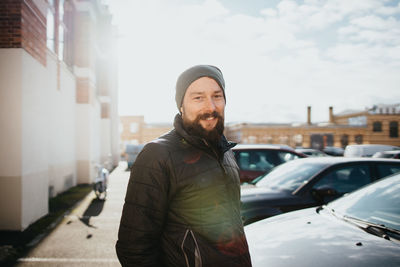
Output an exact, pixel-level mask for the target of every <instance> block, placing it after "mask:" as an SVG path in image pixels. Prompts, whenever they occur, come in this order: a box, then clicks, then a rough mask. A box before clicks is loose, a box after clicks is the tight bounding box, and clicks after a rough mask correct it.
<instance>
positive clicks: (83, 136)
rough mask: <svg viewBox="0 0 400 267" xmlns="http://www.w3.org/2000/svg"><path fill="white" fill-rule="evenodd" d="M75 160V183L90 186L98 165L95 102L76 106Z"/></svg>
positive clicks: (99, 132)
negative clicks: (95, 167)
mask: <svg viewBox="0 0 400 267" xmlns="http://www.w3.org/2000/svg"><path fill="white" fill-rule="evenodd" d="M75 130H76V131H75V137H76V158H77V179H78V180H77V182H78V183H79V184H90V183H92V182H93V181H94V177H95V172H94V171H95V169H94V166H95V164H98V163H100V153H101V148H100V142H101V124H100V105H99V103H98V101H97V100H94V101H93V102H92V103H91V104H76V128H75Z"/></svg>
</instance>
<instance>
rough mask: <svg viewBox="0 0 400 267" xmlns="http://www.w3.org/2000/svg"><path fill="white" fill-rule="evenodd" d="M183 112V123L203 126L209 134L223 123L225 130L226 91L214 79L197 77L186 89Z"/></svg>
mask: <svg viewBox="0 0 400 267" xmlns="http://www.w3.org/2000/svg"><path fill="white" fill-rule="evenodd" d="M181 112H182V119H183V123H184V125H186V126H187V125H191V126H194V127H196V126H201V128H202V130H203V131H204V132H205V134H207V133H210V132H212V131H215V130H216V128H221V124H222V131H223V123H224V114H225V98H224V93H223V91H222V89H221V88H220V87H219V85H218V83H217V82H216V81H215V80H214V79H211V78H208V77H202V78H200V79H197V80H196V81H194V82H193V83H192V84H190V86H189V87H188V89H187V90H186V93H185V96H184V98H183V101H182V107H181ZM194 124H195V125H194ZM217 125H219V127H217ZM220 130H221V129H219V131H220ZM220 134H222V133H220Z"/></svg>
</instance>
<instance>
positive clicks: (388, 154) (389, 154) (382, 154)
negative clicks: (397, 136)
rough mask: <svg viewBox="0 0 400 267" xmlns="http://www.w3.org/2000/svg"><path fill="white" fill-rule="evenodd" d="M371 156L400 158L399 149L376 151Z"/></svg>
mask: <svg viewBox="0 0 400 267" xmlns="http://www.w3.org/2000/svg"><path fill="white" fill-rule="evenodd" d="M372 157H373V158H386V159H400V150H391V151H380V152H376V153H375V154H374V155H373V156H372Z"/></svg>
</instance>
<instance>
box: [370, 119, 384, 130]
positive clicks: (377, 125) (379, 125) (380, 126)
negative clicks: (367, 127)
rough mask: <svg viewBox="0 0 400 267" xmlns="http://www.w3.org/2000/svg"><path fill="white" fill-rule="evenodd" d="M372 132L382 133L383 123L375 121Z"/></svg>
mask: <svg viewBox="0 0 400 267" xmlns="http://www.w3.org/2000/svg"><path fill="white" fill-rule="evenodd" d="M372 131H374V132H382V122H380V121H375V122H374V123H373V124H372Z"/></svg>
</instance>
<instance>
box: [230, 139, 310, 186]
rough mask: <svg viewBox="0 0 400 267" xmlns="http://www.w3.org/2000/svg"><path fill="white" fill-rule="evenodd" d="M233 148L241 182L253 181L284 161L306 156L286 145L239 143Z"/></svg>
mask: <svg viewBox="0 0 400 267" xmlns="http://www.w3.org/2000/svg"><path fill="white" fill-rule="evenodd" d="M232 150H233V153H234V154H235V158H236V162H237V164H238V166H239V168H240V182H241V183H244V182H251V181H252V180H253V179H254V178H256V177H258V176H260V175H262V174H265V173H267V172H269V171H270V170H271V169H272V168H274V167H275V166H278V165H280V164H282V163H284V162H287V161H290V160H293V159H298V158H304V157H306V155H304V154H302V153H297V152H296V151H294V149H293V148H291V147H289V146H285V145H266V144H248V145H245V144H238V145H236V146H235V147H234V148H233V149H232Z"/></svg>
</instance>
